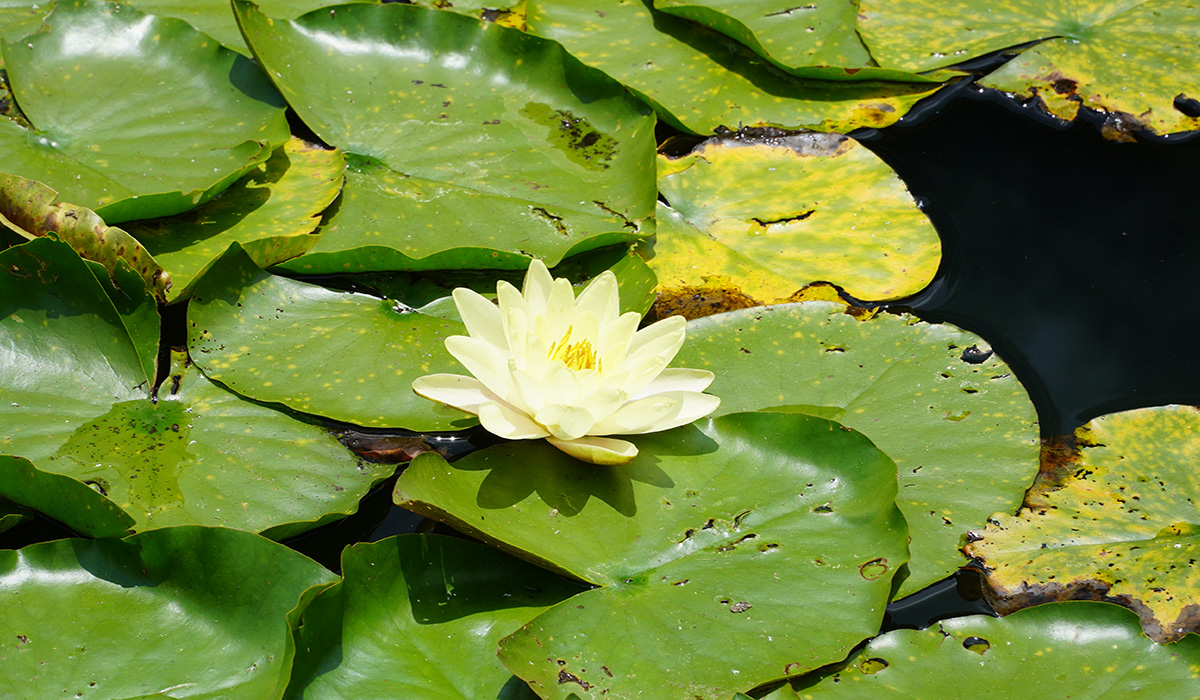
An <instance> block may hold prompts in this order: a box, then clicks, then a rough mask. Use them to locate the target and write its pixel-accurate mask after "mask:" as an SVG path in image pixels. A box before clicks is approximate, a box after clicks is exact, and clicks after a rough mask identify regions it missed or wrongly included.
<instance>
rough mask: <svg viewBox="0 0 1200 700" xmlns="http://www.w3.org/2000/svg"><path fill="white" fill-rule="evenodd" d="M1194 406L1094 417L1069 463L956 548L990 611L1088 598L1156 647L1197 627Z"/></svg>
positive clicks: (1197, 421)
mask: <svg viewBox="0 0 1200 700" xmlns="http://www.w3.org/2000/svg"><path fill="white" fill-rule="evenodd" d="M1197 435H1200V410H1198V409H1196V408H1194V407H1191V406H1161V407H1157V408H1144V409H1138V410H1135V411H1126V412H1124V413H1114V414H1111V415H1107V416H1102V417H1100V418H1097V419H1096V420H1093V421H1092V422H1090V423H1088V424H1087V425H1086V426H1084V427H1083V428H1080V429H1079V431H1078V432H1077V434H1076V438H1077V441H1078V445H1079V455H1078V458H1077V460H1076V461H1073V462H1068V463H1067V464H1066V466H1065V467H1064V468H1062V469H1060V470H1059V471H1057V472H1054V473H1048V474H1045V475H1044V476H1045V477H1048V478H1044V479H1042V480H1041V481H1040V482H1039V484H1038V486H1036V487H1035V488H1034V489H1031V490H1030V493H1029V495H1028V496H1027V498H1026V503H1025V506H1026V507H1025V508H1024V509H1022V511H1021V512H1020V513H1018V514H1017V515H1007V514H1004V513H1000V514H996V515H993V516H992V518H991V519H990V520H989V521H988V525H987V527H986V528H985V529H983V530H981V531H979V532H977V533H976V538H977V540H978V541H975V542H972V543H971V544H970V545H968V546H967V549H966V551H967V554H969V555H970V556H973V557H976V558H977V559H978V560H979V562H980V564H981V565H982V566H983V567H984V570H985V571H986V573H987V582H988V585H989V587H990V588H991V593H992V596H993V606H994V607H997V608H998V609H999V610H1001V611H1011V610H1015V609H1018V608H1022V607H1025V606H1028V605H1036V604H1038V603H1041V602H1045V601H1048V600H1064V599H1068V600H1069V599H1075V598H1087V599H1095V600H1105V601H1109V602H1114V603H1118V604H1120V605H1125V606H1126V607H1129V608H1132V609H1133V610H1134V612H1136V613H1137V614H1138V617H1140V618H1141V621H1142V627H1143V628H1144V629H1145V630H1146V634H1147V635H1149V636H1150V637H1151V638H1153V639H1155V640H1157V641H1160V642H1170V641H1175V640H1178V639H1181V638H1182V637H1183V636H1184V635H1185V634H1188V633H1190V632H1196V631H1198V630H1200V567H1198V566H1197V565H1196V561H1197V560H1198V559H1200V507H1198V504H1200V481H1198V480H1197V478H1196V465H1197V462H1198V461H1200V438H1197Z"/></svg>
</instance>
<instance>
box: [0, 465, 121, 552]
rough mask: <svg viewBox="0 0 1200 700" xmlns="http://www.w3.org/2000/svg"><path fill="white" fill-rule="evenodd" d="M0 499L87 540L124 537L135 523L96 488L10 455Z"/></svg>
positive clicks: (0, 478)
mask: <svg viewBox="0 0 1200 700" xmlns="http://www.w3.org/2000/svg"><path fill="white" fill-rule="evenodd" d="M0 499H7V500H8V501H10V502H12V503H18V504H20V505H22V506H25V507H27V508H32V509H33V510H37V511H40V512H42V513H43V514H45V515H47V516H49V517H51V518H54V519H55V520H57V521H59V522H61V523H63V524H64V525H66V526H68V527H70V528H71V529H73V530H75V531H76V532H78V533H80V534H82V535H87V536H88V537H122V536H124V535H127V534H129V530H130V528H132V527H133V523H134V520H133V518H131V517H130V516H129V515H127V514H126V513H125V511H123V510H121V508H120V507H119V506H117V504H115V503H113V502H112V501H110V500H109V499H108V498H106V497H104V496H103V495H101V494H100V492H99V491H98V490H97V489H96V488H94V487H91V486H88V485H86V484H83V483H80V482H78V481H76V480H75V479H72V478H70V477H67V476H63V475H61V474H52V473H49V472H44V471H41V470H39V469H38V468H37V467H35V466H33V464H32V463H30V461H29V460H27V459H23V458H21V457H13V456H11V455H0ZM2 530H3V528H0V531H2Z"/></svg>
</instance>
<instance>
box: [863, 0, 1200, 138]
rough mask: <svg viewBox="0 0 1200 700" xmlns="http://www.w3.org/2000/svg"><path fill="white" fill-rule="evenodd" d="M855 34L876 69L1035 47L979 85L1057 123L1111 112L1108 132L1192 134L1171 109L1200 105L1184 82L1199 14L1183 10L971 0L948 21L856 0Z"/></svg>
mask: <svg viewBox="0 0 1200 700" xmlns="http://www.w3.org/2000/svg"><path fill="white" fill-rule="evenodd" d="M859 30H860V33H861V34H862V37H863V39H864V41H866V43H867V46H868V47H869V48H870V50H871V53H872V55H874V56H875V58H876V59H877V60H878V61H879V63H880V65H883V66H887V67H894V68H899V69H902V70H911V71H922V70H928V69H931V68H937V67H940V66H946V65H951V64H954V63H958V62H961V61H964V60H966V59H969V58H974V57H976V56H979V55H982V54H985V53H990V52H992V51H996V50H999V49H1004V48H1008V47H1011V46H1016V45H1019V44H1024V43H1027V42H1030V41H1036V40H1039V39H1042V40H1044V41H1042V42H1041V43H1039V44H1037V45H1036V46H1034V47H1033V48H1030V49H1027V50H1026V51H1024V52H1023V53H1022V54H1021V55H1019V56H1017V57H1016V58H1014V59H1013V60H1012V61H1010V62H1008V63H1007V64H1005V65H1004V67H1002V68H1000V69H999V70H997V71H996V72H994V73H992V74H991V75H989V76H987V77H986V78H984V79H983V80H982V81H981V83H982V84H983V85H986V86H989V87H995V88H997V89H1000V90H1004V91H1006V92H1012V93H1016V94H1021V95H1024V96H1027V97H1039V98H1041V100H1042V101H1043V103H1044V105H1045V106H1046V107H1047V109H1048V110H1049V111H1050V112H1051V113H1052V114H1054V115H1055V116H1058V117H1059V118H1062V119H1067V120H1069V119H1073V118H1074V117H1075V114H1076V112H1077V111H1078V109H1079V107H1081V106H1083V107H1090V108H1092V109H1096V110H1100V111H1102V112H1109V113H1111V114H1112V117H1113V118H1114V119H1116V120H1119V121H1120V122H1122V123H1121V124H1114V125H1113V129H1114V132H1115V133H1121V132H1125V133H1127V132H1128V131H1130V130H1137V129H1146V130H1148V131H1150V132H1152V133H1159V134H1166V133H1173V132H1179V131H1189V130H1194V129H1197V128H1200V117H1197V116H1196V114H1195V112H1194V111H1190V110H1188V111H1184V109H1181V108H1180V106H1178V103H1177V101H1176V100H1177V98H1182V99H1183V100H1185V101H1189V100H1190V101H1192V102H1194V101H1195V100H1196V99H1197V98H1200V92H1198V91H1197V88H1196V85H1195V82H1194V81H1192V80H1190V78H1189V76H1191V75H1195V74H1196V73H1197V72H1198V71H1200V15H1198V14H1197V10H1196V8H1195V6H1193V5H1189V4H1187V3H1180V2H1175V0H1129V1H1127V2H1118V3H1111V2H1085V3H1079V2H1070V1H1068V0H1054V1H1052V2H1039V1H1037V0H1016V1H1015V2H1007V3H1004V4H1001V5H997V4H996V3H992V2H986V1H984V0H972V1H971V2H964V3H960V4H958V5H956V6H955V9H954V12H949V13H948V12H946V11H945V8H944V7H941V6H938V5H933V4H930V3H927V2H922V1H921V0H863V1H862V18H861V21H860V24H859ZM1163 66H1170V67H1171V68H1170V70H1164V69H1163Z"/></svg>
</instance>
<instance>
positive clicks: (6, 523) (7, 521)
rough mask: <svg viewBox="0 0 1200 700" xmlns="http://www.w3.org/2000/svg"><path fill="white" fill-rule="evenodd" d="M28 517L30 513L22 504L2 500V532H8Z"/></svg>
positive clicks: (0, 502) (0, 521) (0, 510)
mask: <svg viewBox="0 0 1200 700" xmlns="http://www.w3.org/2000/svg"><path fill="white" fill-rule="evenodd" d="M28 519H29V515H28V514H27V513H26V511H25V509H24V508H21V506H15V505H12V504H9V503H4V502H3V501H0V532H8V531H9V530H11V529H13V528H14V527H16V526H17V525H20V524H21V523H23V522H25V521H26V520H28Z"/></svg>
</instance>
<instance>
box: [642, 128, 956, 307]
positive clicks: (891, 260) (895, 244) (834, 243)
mask: <svg viewBox="0 0 1200 700" xmlns="http://www.w3.org/2000/svg"><path fill="white" fill-rule="evenodd" d="M658 170H659V190H660V191H661V192H662V196H663V197H665V198H666V200H667V202H668V203H669V204H670V209H663V208H660V210H659V211H660V218H661V219H662V220H663V221H662V223H661V228H660V230H659V232H658V239H657V242H656V243H655V245H654V249H653V251H654V252H653V256H652V257H651V258H650V266H651V267H652V268H653V269H654V271H655V272H656V273H657V274H658V276H659V279H660V284H661V288H660V290H661V291H662V293H663V294H664V295H665V296H666V297H668V298H672V297H677V296H680V295H686V294H688V293H691V290H694V289H697V288H703V287H706V286H708V287H711V286H714V285H719V284H724V285H727V286H728V287H729V288H730V290H731V291H732V292H734V293H737V294H741V295H744V296H747V297H750V298H751V299H752V300H754V301H755V302H757V303H759V304H767V303H778V302H782V301H786V300H788V299H789V298H790V297H792V296H793V295H794V294H796V293H797V292H798V291H800V289H801V288H802V287H804V286H806V285H809V284H811V283H813V282H819V281H823V282H832V283H834V284H837V285H839V286H841V287H843V288H844V289H845V290H846V291H847V292H848V293H850V294H851V295H853V296H854V297H857V298H859V299H879V300H883V299H895V298H898V297H902V296H908V295H910V294H913V293H915V292H917V291H919V290H920V289H921V288H923V287H924V286H925V285H926V284H928V283H929V281H930V280H932V279H933V276H934V273H936V272H937V268H938V263H939V262H940V260H941V244H940V242H939V240H938V235H937V232H936V231H935V230H934V229H933V225H932V224H931V223H930V222H929V219H927V218H926V217H925V215H924V214H923V213H921V210H920V209H918V208H917V205H916V203H915V202H914V201H913V199H912V195H910V194H909V193H908V190H907V189H906V188H905V186H904V183H903V182H901V181H900V178H898V177H897V176H896V174H895V172H893V171H892V169H891V168H889V167H887V165H885V164H884V162H883V161H882V160H880V159H879V157H878V156H876V155H875V154H874V153H872V152H871V151H869V150H867V149H866V148H864V147H862V146H860V145H858V142H856V141H853V140H851V139H849V138H846V137H844V136H838V135H834V134H797V135H794V136H787V137H783V138H774V139H767V140H764V141H759V142H750V143H747V142H744V141H740V140H733V139H710V140H709V141H706V142H704V143H703V144H701V145H700V146H698V147H697V148H696V149H694V150H693V151H692V152H691V153H689V154H687V155H685V156H681V157H679V158H670V157H667V156H659V167H658ZM672 210H673V211H672ZM648 257H649V256H648Z"/></svg>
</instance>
